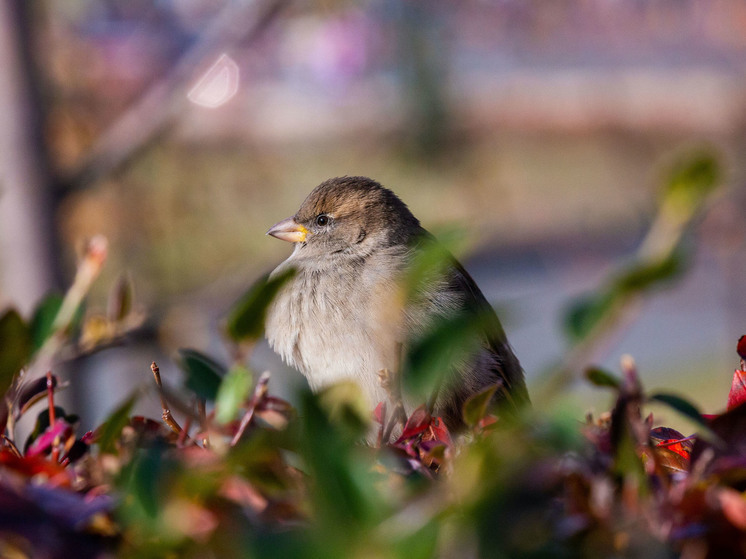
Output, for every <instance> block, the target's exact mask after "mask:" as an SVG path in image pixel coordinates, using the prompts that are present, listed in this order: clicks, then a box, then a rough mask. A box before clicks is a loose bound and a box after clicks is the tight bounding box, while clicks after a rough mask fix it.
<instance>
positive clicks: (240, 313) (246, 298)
mask: <svg viewBox="0 0 746 559" xmlns="http://www.w3.org/2000/svg"><path fill="white" fill-rule="evenodd" d="M294 275H295V269H293V268H289V269H287V270H284V271H282V272H281V273H279V274H277V275H276V276H274V277H271V276H264V277H262V278H261V279H260V280H258V281H257V282H255V283H254V285H252V286H251V288H249V290H248V291H247V292H246V293H245V294H244V295H243V297H241V298H240V299H239V300H238V302H237V303H236V304H235V305H234V306H233V308H232V310H231V312H230V314H229V315H228V320H227V325H226V330H227V332H228V335H229V336H230V337H231V339H233V340H234V341H236V342H240V341H247V340H256V339H258V338H260V337H261V335H262V333H263V332H264V319H265V317H266V315H267V309H268V308H269V305H270V304H271V303H272V300H273V299H274V298H275V296H276V295H277V293H278V292H279V291H280V288H282V286H283V285H285V283H287V282H288V281H289V280H290V279H291V278H292V277H293V276H294Z"/></svg>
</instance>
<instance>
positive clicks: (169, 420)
mask: <svg viewBox="0 0 746 559" xmlns="http://www.w3.org/2000/svg"><path fill="white" fill-rule="evenodd" d="M150 370H151V371H153V376H154V377H155V385H156V386H157V387H158V396H159V397H160V399H161V408H162V409H163V413H162V414H161V417H162V418H163V421H164V423H165V424H166V425H168V426H169V427H170V428H171V430H172V431H173V432H174V433H177V434H179V435H181V433H182V431H183V430H182V428H181V426H180V425H179V423H178V422H177V421H176V420H175V419H174V418H173V416H172V415H171V410H170V409H169V407H168V401H167V400H166V394H165V393H164V391H163V382H162V381H161V370H160V369H159V368H158V365H156V363H155V361H153V362H152V363H151V364H150Z"/></svg>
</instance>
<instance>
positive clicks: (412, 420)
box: [394, 404, 432, 444]
mask: <svg viewBox="0 0 746 559" xmlns="http://www.w3.org/2000/svg"><path fill="white" fill-rule="evenodd" d="M431 419H432V417H431V416H430V414H429V413H428V411H427V408H426V407H425V404H422V405H421V406H420V407H419V408H417V409H416V410H414V411H413V412H412V415H410V416H409V419H408V420H407V424H406V425H405V426H404V431H402V434H401V437H399V438H398V439H397V440H396V442H395V443H394V444H398V443H400V442H402V441H405V440H407V439H411V438H412V437H415V436H417V435H419V434H420V433H422V432H423V431H424V430H425V429H427V428H428V427H429V426H430V421H431Z"/></svg>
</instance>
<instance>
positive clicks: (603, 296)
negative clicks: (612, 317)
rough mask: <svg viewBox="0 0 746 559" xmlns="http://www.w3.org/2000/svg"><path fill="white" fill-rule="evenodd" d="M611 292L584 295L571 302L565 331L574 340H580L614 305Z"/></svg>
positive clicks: (566, 315)
mask: <svg viewBox="0 0 746 559" xmlns="http://www.w3.org/2000/svg"><path fill="white" fill-rule="evenodd" d="M614 301H615V298H614V296H613V295H612V294H610V293H593V294H589V295H584V296H582V297H580V298H578V299H576V300H575V301H574V302H573V303H571V305H570V307H569V308H568V309H567V310H566V311H565V319H564V327H565V333H566V334H567V336H568V337H569V338H570V339H571V340H573V341H580V340H582V339H584V338H585V337H586V336H588V335H589V334H590V333H591V332H592V331H593V329H594V328H595V327H596V326H598V324H599V323H600V322H601V320H602V319H603V318H604V317H606V316H607V313H608V312H609V311H610V310H611V308H612V307H613V305H614Z"/></svg>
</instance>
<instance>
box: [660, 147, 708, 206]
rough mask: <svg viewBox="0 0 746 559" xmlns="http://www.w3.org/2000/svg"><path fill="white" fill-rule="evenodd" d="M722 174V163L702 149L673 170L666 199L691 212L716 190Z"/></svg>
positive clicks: (665, 193) (683, 159) (666, 190)
mask: <svg viewBox="0 0 746 559" xmlns="http://www.w3.org/2000/svg"><path fill="white" fill-rule="evenodd" d="M720 176H721V171H720V165H719V164H718V161H717V159H716V158H715V156H714V155H713V154H712V153H708V152H705V151H702V152H699V153H695V154H693V155H689V156H687V157H686V158H682V159H681V160H680V161H678V162H677V163H676V164H675V165H674V167H673V169H672V170H671V175H670V177H669V179H668V184H667V186H666V189H665V191H664V197H665V198H664V200H665V201H666V202H668V203H671V204H672V205H673V206H675V207H676V208H677V209H678V210H679V211H681V212H685V213H686V214H690V213H691V212H693V211H694V210H696V208H697V206H699V204H701V203H702V201H703V200H704V199H705V197H706V196H708V195H709V194H710V193H711V192H712V191H713V190H715V188H716V187H717V186H718V184H719V183H720Z"/></svg>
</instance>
